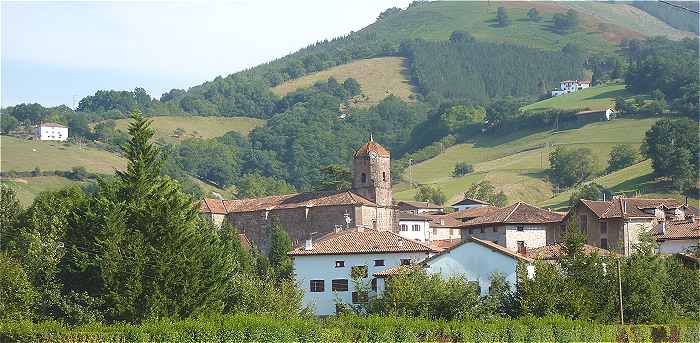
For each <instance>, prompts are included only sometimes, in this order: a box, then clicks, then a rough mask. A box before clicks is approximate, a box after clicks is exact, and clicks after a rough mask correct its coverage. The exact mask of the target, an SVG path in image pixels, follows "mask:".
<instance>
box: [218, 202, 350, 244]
mask: <svg viewBox="0 0 700 343" xmlns="http://www.w3.org/2000/svg"><path fill="white" fill-rule="evenodd" d="M265 212H267V218H265ZM345 213H348V214H350V217H351V219H352V221H351V222H350V225H351V226H352V225H355V224H356V222H355V218H356V217H355V206H353V205H337V206H318V207H308V208H305V207H301V208H289V209H275V210H271V211H265V210H260V211H254V212H241V213H230V214H229V215H228V221H229V223H230V224H231V225H233V226H234V227H236V228H237V229H238V231H239V232H241V233H244V234H245V235H246V237H248V239H249V240H250V241H251V242H253V243H254V244H255V245H256V246H257V247H258V249H260V250H261V251H263V252H267V251H268V249H269V234H270V231H269V228H270V225H272V221H273V219H274V218H276V219H277V220H278V221H279V223H280V224H281V225H282V227H284V229H285V230H286V231H287V234H288V235H289V238H290V239H291V240H292V244H293V245H295V246H296V245H300V244H303V243H304V241H305V240H306V239H309V237H311V236H310V234H311V233H312V232H316V233H315V234H314V235H313V238H314V239H316V238H319V237H321V236H323V235H325V234H327V233H329V232H333V231H334V230H335V227H336V225H339V226H341V227H343V228H345V227H346V223H345Z"/></svg>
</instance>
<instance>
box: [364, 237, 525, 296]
mask: <svg viewBox="0 0 700 343" xmlns="http://www.w3.org/2000/svg"><path fill="white" fill-rule="evenodd" d="M533 261H534V260H533V259H531V258H529V257H526V256H523V255H520V254H518V253H516V252H513V251H511V250H509V249H506V248H504V247H502V246H500V245H498V244H495V243H493V242H489V241H485V240H481V239H478V238H473V237H472V238H466V239H465V240H464V241H462V242H461V243H459V244H457V245H455V246H452V247H450V248H448V249H445V250H444V251H442V252H441V253H439V254H437V255H434V256H432V257H430V258H428V259H426V260H424V261H423V262H421V263H419V264H418V266H420V267H422V268H424V270H425V271H426V272H427V273H429V274H440V275H441V276H442V277H443V278H447V277H450V276H460V275H461V276H464V277H465V278H466V279H467V280H469V281H474V282H477V283H478V284H479V289H480V292H481V294H482V295H486V294H487V293H488V291H489V287H490V286H491V276H492V275H493V274H494V273H500V274H502V275H503V276H504V277H505V279H506V281H508V284H509V285H510V287H511V288H512V289H513V290H515V285H516V283H517V280H518V277H517V268H518V264H520V263H522V264H524V265H525V270H526V271H527V275H528V277H533V276H534V272H535V268H534V266H533V265H532V263H533ZM409 270H410V269H409V268H407V267H393V268H389V269H387V270H385V271H383V272H379V273H376V274H374V275H375V276H376V277H378V278H380V281H379V282H378V285H379V286H378V289H379V292H380V293H381V292H383V291H384V288H385V282H384V281H385V280H384V279H385V278H388V277H391V276H392V275H396V274H398V273H403V272H406V271H409Z"/></svg>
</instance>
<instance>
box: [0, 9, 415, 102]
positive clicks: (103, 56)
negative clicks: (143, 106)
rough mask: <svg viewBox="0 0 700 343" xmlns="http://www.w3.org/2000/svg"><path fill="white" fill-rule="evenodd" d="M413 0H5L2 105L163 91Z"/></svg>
mask: <svg viewBox="0 0 700 343" xmlns="http://www.w3.org/2000/svg"><path fill="white" fill-rule="evenodd" d="M409 2H410V1H406V0H399V1H388V0H367V1H357V0H356V1H352V0H350V1H346V0H343V1H338V0H326V1H323V0H319V1H254V0H251V1H209V2H204V1H196V2H195V1H177V2H10V1H2V4H1V7H2V8H1V10H2V20H1V21H2V70H1V74H0V77H1V79H2V85H1V87H2V88H1V89H0V92H1V93H2V97H1V102H2V106H9V105H14V104H17V103H22V102H39V103H41V104H44V105H52V106H53V105H58V104H66V105H68V106H72V105H73V100H74V98H75V101H76V104H77V101H79V100H80V99H81V98H83V97H84V96H86V95H90V94H93V93H94V92H95V91H96V90H98V89H118V90H124V89H127V90H132V89H133V88H135V87H143V88H145V89H146V90H147V91H148V92H149V94H151V96H154V97H160V95H161V94H162V93H163V92H166V91H168V90H170V89H171V88H185V89H186V88H188V87H191V86H194V85H196V84H198V83H201V82H204V81H207V80H211V79H213V78H214V77H216V76H217V75H228V74H230V73H233V72H236V71H239V70H241V69H245V68H247V67H252V66H255V65H257V64H260V63H262V62H266V61H269V60H272V59H275V58H278V57H281V56H283V55H286V54H288V53H290V52H293V51H296V50H297V49H299V48H302V47H304V46H306V45H308V44H310V43H313V42H315V41H318V40H323V39H326V38H332V37H336V36H339V35H344V34H347V33H349V32H350V31H351V30H355V31H356V30H359V29H361V28H362V27H364V26H367V25H368V24H370V23H372V22H373V21H374V20H375V18H376V17H377V15H378V14H379V13H380V12H381V11H382V10H384V9H386V8H388V7H392V6H398V7H402V8H405V7H406V6H407V5H408V3H409Z"/></svg>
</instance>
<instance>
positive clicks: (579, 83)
mask: <svg viewBox="0 0 700 343" xmlns="http://www.w3.org/2000/svg"><path fill="white" fill-rule="evenodd" d="M590 86H591V82H590V81H584V80H564V81H562V82H560V83H559V89H555V90H553V91H552V96H560V95H564V94H569V93H573V92H576V91H579V90H581V89H586V88H588V87H590Z"/></svg>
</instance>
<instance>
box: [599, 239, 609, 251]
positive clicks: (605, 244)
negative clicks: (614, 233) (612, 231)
mask: <svg viewBox="0 0 700 343" xmlns="http://www.w3.org/2000/svg"><path fill="white" fill-rule="evenodd" d="M600 247H601V248H603V249H607V248H608V239H607V238H601V239H600Z"/></svg>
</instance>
